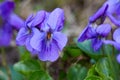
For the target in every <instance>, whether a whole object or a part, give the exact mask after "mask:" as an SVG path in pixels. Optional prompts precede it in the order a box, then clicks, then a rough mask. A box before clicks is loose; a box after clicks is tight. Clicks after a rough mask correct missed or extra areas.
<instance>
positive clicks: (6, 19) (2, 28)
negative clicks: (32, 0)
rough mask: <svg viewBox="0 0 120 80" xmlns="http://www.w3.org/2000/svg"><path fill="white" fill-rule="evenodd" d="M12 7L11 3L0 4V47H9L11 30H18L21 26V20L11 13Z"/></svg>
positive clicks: (12, 3)
mask: <svg viewBox="0 0 120 80" xmlns="http://www.w3.org/2000/svg"><path fill="white" fill-rule="evenodd" d="M14 7H15V3H14V2H13V1H8V0H6V1H4V2H3V3H0V47H3V46H9V45H10V41H11V38H12V34H13V29H16V30H18V29H19V28H20V27H21V26H22V25H23V20H22V19H21V18H19V17H18V16H17V15H16V14H14V13H13V10H14Z"/></svg>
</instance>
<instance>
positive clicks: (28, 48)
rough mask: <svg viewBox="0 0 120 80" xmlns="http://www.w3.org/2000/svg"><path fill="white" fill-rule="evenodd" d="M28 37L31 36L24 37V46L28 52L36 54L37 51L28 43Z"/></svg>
mask: <svg viewBox="0 0 120 80" xmlns="http://www.w3.org/2000/svg"><path fill="white" fill-rule="evenodd" d="M30 39H31V36H29V37H28V38H27V39H26V42H25V46H26V48H27V50H28V51H29V52H31V54H32V55H35V54H38V51H37V50H35V49H33V48H32V46H31V45H30Z"/></svg>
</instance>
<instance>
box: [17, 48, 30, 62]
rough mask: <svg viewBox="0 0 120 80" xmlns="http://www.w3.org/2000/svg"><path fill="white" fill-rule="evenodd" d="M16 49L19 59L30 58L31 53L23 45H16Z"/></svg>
mask: <svg viewBox="0 0 120 80" xmlns="http://www.w3.org/2000/svg"><path fill="white" fill-rule="evenodd" d="M18 50H19V53H20V59H21V60H28V59H30V58H31V54H30V53H29V52H28V51H27V50H26V49H25V48H24V47H18Z"/></svg>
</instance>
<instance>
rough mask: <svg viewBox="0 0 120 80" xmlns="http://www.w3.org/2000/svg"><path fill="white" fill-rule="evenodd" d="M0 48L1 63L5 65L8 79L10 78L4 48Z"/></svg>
mask: <svg viewBox="0 0 120 80" xmlns="http://www.w3.org/2000/svg"><path fill="white" fill-rule="evenodd" d="M1 50H2V65H3V66H4V67H5V69H6V71H7V75H8V80H11V71H10V69H9V67H8V65H7V61H6V55H5V51H4V48H2V49H1Z"/></svg>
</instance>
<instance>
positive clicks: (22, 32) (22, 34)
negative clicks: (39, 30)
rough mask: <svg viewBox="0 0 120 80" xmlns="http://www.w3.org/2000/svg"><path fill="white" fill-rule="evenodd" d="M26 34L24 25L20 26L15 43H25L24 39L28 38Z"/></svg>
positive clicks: (27, 32)
mask: <svg viewBox="0 0 120 80" xmlns="http://www.w3.org/2000/svg"><path fill="white" fill-rule="evenodd" d="M28 35H29V31H28V30H27V29H26V28H24V27H23V28H21V29H20V31H19V32H18V35H17V38H16V43H17V45H21V46H23V45H25V41H26V39H27V38H28Z"/></svg>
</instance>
